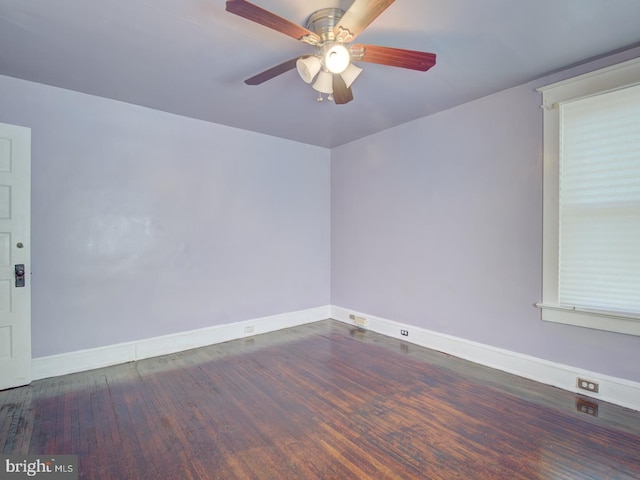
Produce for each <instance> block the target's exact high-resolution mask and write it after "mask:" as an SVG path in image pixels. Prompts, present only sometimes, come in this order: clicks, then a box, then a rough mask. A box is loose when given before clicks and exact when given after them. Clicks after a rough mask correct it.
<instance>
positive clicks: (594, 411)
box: [576, 398, 598, 417]
mask: <svg viewBox="0 0 640 480" xmlns="http://www.w3.org/2000/svg"><path fill="white" fill-rule="evenodd" d="M576 410H578V411H579V412H580V413H586V414H587V415H591V416H593V417H597V416H598V404H597V403H595V402H589V401H588V400H584V399H583V398H576Z"/></svg>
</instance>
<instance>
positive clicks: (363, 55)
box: [349, 44, 436, 72]
mask: <svg viewBox="0 0 640 480" xmlns="http://www.w3.org/2000/svg"><path fill="white" fill-rule="evenodd" d="M349 50H350V51H351V58H352V60H356V61H362V62H369V63H379V64H381V65H388V66H390V67H400V68H410V69H412V70H420V71H421V72H426V71H427V70H429V69H430V68H431V67H433V66H434V65H435V64H436V55H435V53H427V52H418V51H415V50H404V49H402V48H391V47H379V46H377V45H365V44H356V45H351V46H350V47H349Z"/></svg>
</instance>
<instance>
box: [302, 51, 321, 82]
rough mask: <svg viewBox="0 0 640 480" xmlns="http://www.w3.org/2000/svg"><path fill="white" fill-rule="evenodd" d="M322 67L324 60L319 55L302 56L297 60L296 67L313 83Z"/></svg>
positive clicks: (304, 77) (304, 78) (307, 80)
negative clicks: (321, 60)
mask: <svg viewBox="0 0 640 480" xmlns="http://www.w3.org/2000/svg"><path fill="white" fill-rule="evenodd" d="M320 68H322V62H320V59H319V58H318V57H314V56H310V57H300V58H299V59H298V60H297V61H296V69H297V70H298V74H299V75H300V77H301V78H302V80H304V81H305V82H306V83H311V82H312V81H313V78H314V77H315V76H316V75H317V74H318V72H319V71H320Z"/></svg>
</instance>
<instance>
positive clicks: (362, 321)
mask: <svg viewBox="0 0 640 480" xmlns="http://www.w3.org/2000/svg"><path fill="white" fill-rule="evenodd" d="M353 321H354V322H355V324H356V325H357V326H359V327H366V326H367V319H366V318H364V317H356V316H354V318H353Z"/></svg>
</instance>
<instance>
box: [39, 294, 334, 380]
mask: <svg viewBox="0 0 640 480" xmlns="http://www.w3.org/2000/svg"><path fill="white" fill-rule="evenodd" d="M330 314H331V307H330V306H328V305H327V306H323V307H318V308H312V309H309V310H300V311H297V312H289V313H283V314H279V315H272V316H269V317H262V318H254V319H251V320H245V321H242V322H236V323H231V324H227V325H216V326H213V327H207V328H201V329H198V330H190V331H187V332H180V333H176V334H172V335H163V336H161V337H153V338H147V339H144V340H138V341H134V342H127V343H120V344H117V345H108V346H105V347H99V348H91V349H88V350H80V351H75V352H69V353H63V354H60V355H51V356H48V357H40V358H34V359H33V360H32V363H31V373H32V379H33V380H39V379H42V378H49V377H56V376H59V375H66V374H68V373H75V372H82V371H85V370H93V369H95V368H102V367H108V366H110V365H117V364H119V363H126V362H132V361H135V360H142V359H144V358H150V357H157V356H160V355H168V354H170V353H176V352H181V351H184V350H190V349H192V348H198V347H205V346H207V345H213V344H216V343H222V342H227V341H229V340H236V339H239V338H244V337H250V336H253V335H259V334H261V333H268V332H273V331H275V330H281V329H283V328H290V327H296V326H298V325H304V324H306V323H312V322H317V321H320V320H326V319H327V318H329V317H330Z"/></svg>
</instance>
